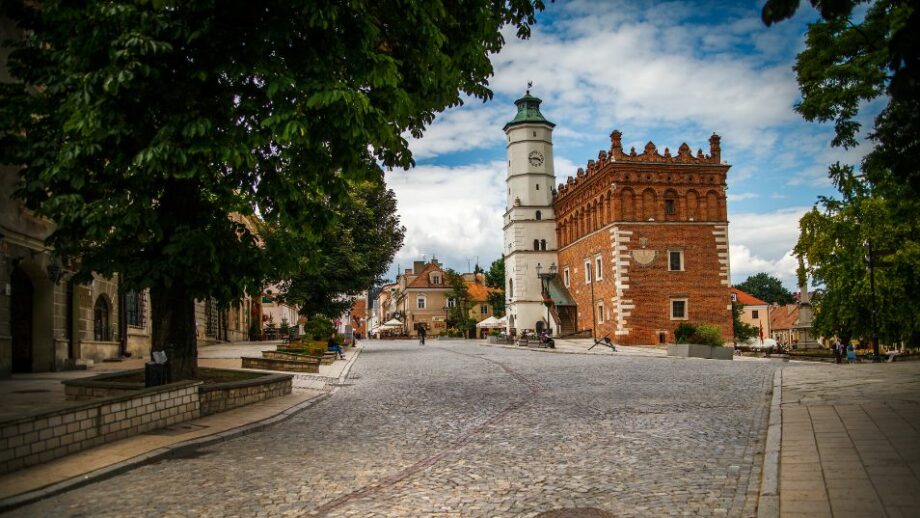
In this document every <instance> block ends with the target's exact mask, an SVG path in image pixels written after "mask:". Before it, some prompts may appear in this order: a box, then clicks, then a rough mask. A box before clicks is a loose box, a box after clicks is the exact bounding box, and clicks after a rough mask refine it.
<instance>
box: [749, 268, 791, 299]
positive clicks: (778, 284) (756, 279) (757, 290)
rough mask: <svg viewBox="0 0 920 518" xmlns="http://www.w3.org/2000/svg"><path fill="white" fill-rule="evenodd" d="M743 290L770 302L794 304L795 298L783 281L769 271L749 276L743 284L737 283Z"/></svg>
mask: <svg viewBox="0 0 920 518" xmlns="http://www.w3.org/2000/svg"><path fill="white" fill-rule="evenodd" d="M735 287H736V288H738V289H739V290H741V291H744V292H746V293H750V294H751V295H753V296H755V297H757V298H758V299H760V300H763V301H764V302H767V303H769V304H792V303H793V302H795V298H794V297H793V296H792V293H790V292H789V290H787V289H786V288H785V287H783V283H782V281H780V280H779V279H777V278H776V277H774V276H772V275H770V274H768V273H764V272H761V273H758V274H755V275H751V276H749V277H748V278H747V279H745V280H744V282H742V283H741V284H737V285H735Z"/></svg>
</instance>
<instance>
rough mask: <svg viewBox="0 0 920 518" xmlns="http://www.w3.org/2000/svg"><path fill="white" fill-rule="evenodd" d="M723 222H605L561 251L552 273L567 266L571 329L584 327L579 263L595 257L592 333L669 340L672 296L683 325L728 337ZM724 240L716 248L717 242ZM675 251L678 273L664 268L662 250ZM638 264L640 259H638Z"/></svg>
mask: <svg viewBox="0 0 920 518" xmlns="http://www.w3.org/2000/svg"><path fill="white" fill-rule="evenodd" d="M723 230H724V225H718V224H709V223H696V224H694V223H646V224H643V223H621V224H618V225H609V226H607V227H605V228H603V229H601V230H598V231H596V232H594V233H591V234H589V235H588V236H586V237H584V238H582V239H580V240H578V241H576V242H575V243H573V244H571V245H569V246H567V247H566V248H564V249H562V250H561V251H560V253H559V266H560V270H562V269H564V268H566V267H568V268H569V272H570V273H569V278H570V287H569V291H570V292H571V294H572V296H573V297H574V298H575V301H576V303H577V304H578V308H579V311H578V328H579V329H590V328H591V318H592V317H591V308H592V304H591V286H590V284H589V283H586V282H585V275H584V270H585V264H584V263H585V260H586V259H590V260H591V261H592V265H593V264H596V263H595V262H594V261H595V260H596V257H598V256H599V257H601V262H602V270H601V272H600V276H599V277H600V278H598V279H597V280H596V282H595V284H594V307H595V311H597V304H598V303H601V304H602V305H603V309H604V317H603V319H602V322H601V321H600V320H601V319H600V318H598V320H599V323H598V325H597V330H598V331H597V333H598V336H605V335H609V336H610V337H611V339H613V340H614V341H616V342H617V343H622V344H633V345H638V344H657V343H659V342H660V336H659V334H660V333H664V340H665V342H673V340H674V329H675V328H676V327H677V325H678V324H680V322H682V320H673V319H672V318H671V313H670V309H671V307H670V301H671V300H672V299H687V316H688V318H687V320H686V321H687V322H690V323H695V324H700V323H710V324H715V325H718V326H719V327H720V328H721V329H722V336H723V337H724V338H725V340H726V341H729V340H731V338H732V319H731V310H730V309H729V305H730V298H729V287H728V281H727V279H728V270H727V259H726V258H725V257H723V254H727V243H723V242H720V240H721V239H722V236H724V232H723ZM722 245H724V248H723V247H722ZM672 250H678V251H681V252H683V259H684V268H683V271H669V270H668V252H669V251H672ZM643 263H645V264H643Z"/></svg>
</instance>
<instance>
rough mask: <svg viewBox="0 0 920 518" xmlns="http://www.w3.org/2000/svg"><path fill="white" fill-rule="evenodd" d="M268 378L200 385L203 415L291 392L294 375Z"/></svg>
mask: <svg viewBox="0 0 920 518" xmlns="http://www.w3.org/2000/svg"><path fill="white" fill-rule="evenodd" d="M267 378H268V379H266V378H265V377H263V378H259V379H258V380H252V381H244V382H235V383H215V384H213V385H203V386H201V387H199V392H200V398H201V399H200V400H201V415H202V416H206V415H210V414H214V413H217V412H224V411H226V410H230V409H232V408H236V407H239V406H243V405H248V404H250V403H255V402H256V401H262V400H265V399H270V398H273V397H278V396H284V395H286V394H290V393H291V386H292V382H291V380H292V378H293V377H292V376H290V375H285V374H278V375H275V376H271V377H267Z"/></svg>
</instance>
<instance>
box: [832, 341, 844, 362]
mask: <svg viewBox="0 0 920 518" xmlns="http://www.w3.org/2000/svg"><path fill="white" fill-rule="evenodd" d="M833 349H834V363H842V362H843V344H842V343H840V339H839V338H838V339H836V340H834V344H833Z"/></svg>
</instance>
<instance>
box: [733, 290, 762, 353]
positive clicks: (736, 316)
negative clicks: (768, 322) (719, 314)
mask: <svg viewBox="0 0 920 518" xmlns="http://www.w3.org/2000/svg"><path fill="white" fill-rule="evenodd" d="M744 291H747V290H744ZM743 312H744V304H732V329H733V330H734V335H735V343H739V342H740V343H744V342H747V341H748V340H750V339H751V338H754V337H755V336H757V335H758V333H760V329H758V328H756V327H754V326H752V325H751V324H748V323H747V322H742V321H741V314H742V313H743Z"/></svg>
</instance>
